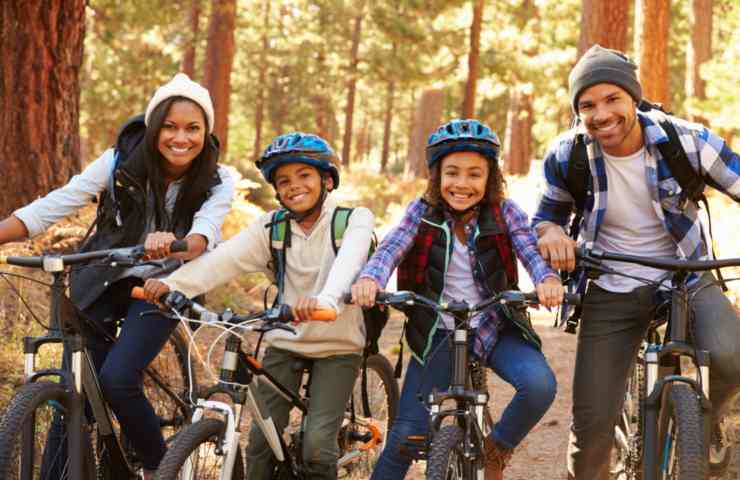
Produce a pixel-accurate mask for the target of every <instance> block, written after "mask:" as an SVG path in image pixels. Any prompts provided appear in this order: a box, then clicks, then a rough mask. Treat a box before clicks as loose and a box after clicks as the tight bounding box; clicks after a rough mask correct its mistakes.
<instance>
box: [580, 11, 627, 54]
mask: <svg viewBox="0 0 740 480" xmlns="http://www.w3.org/2000/svg"><path fill="white" fill-rule="evenodd" d="M628 15H629V2H625V1H624V0H582V1H581V35H580V37H579V39H578V58H581V55H583V53H584V52H585V51H586V50H588V49H589V48H591V46H592V45H593V44H595V43H598V44H599V45H601V46H602V47H604V48H613V49H615V50H621V51H625V50H626V49H627V17H628Z"/></svg>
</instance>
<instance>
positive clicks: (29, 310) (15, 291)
mask: <svg viewBox="0 0 740 480" xmlns="http://www.w3.org/2000/svg"><path fill="white" fill-rule="evenodd" d="M0 276H2V277H3V280H5V282H6V283H7V284H8V285H9V286H10V289H11V290H13V293H15V295H16V296H17V297H18V299H19V300H20V301H21V303H22V304H23V306H24V307H26V309H27V310H28V313H30V314H31V318H33V320H34V321H35V322H36V323H37V324H38V325H39V326H40V327H41V328H43V329H45V330H48V329H49V326H48V325H44V323H43V322H42V321H41V320H39V317H38V316H36V313H34V311H33V310H31V306H30V305H29V304H28V303H27V302H26V299H25V298H23V295H21V292H19V291H18V288H17V287H16V286H15V285H13V282H11V281H10V280H8V278H7V277H8V276H13V277H20V278H24V279H26V280H30V281H32V282H37V283H40V284H41V285H46V286H47V287H51V284H48V285H47V284H46V283H44V282H42V281H40V280H36V279H35V278H31V277H27V276H25V275H19V274H17V273H8V272H0Z"/></svg>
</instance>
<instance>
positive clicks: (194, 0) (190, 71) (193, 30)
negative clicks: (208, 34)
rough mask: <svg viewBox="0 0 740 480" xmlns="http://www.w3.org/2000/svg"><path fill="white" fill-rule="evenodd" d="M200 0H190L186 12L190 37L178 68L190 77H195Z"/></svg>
mask: <svg viewBox="0 0 740 480" xmlns="http://www.w3.org/2000/svg"><path fill="white" fill-rule="evenodd" d="M200 2H201V0H190V12H189V14H188V20H189V22H188V23H189V26H190V32H189V33H190V38H189V39H188V41H187V44H186V45H185V54H184V55H183V57H182V65H181V66H180V69H181V70H182V71H183V73H184V74H186V75H187V76H188V77H190V78H195V50H196V46H197V45H198V35H199V33H200V27H199V24H200V8H201V5H200Z"/></svg>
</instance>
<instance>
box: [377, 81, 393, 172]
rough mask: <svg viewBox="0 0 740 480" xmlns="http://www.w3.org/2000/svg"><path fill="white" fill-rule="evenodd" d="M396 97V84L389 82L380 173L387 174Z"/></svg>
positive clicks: (386, 95)
mask: <svg viewBox="0 0 740 480" xmlns="http://www.w3.org/2000/svg"><path fill="white" fill-rule="evenodd" d="M395 95H396V82H394V81H393V80H389V81H388V87H387V89H386V94H385V118H384V119H383V151H382V153H381V155H380V171H381V172H382V173H385V171H386V169H387V168H388V158H389V157H390V153H391V152H390V149H391V125H392V122H393V97H394V96H395Z"/></svg>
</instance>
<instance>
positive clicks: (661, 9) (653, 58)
mask: <svg viewBox="0 0 740 480" xmlns="http://www.w3.org/2000/svg"><path fill="white" fill-rule="evenodd" d="M638 4H639V5H638ZM638 7H639V9H640V14H639V15H635V18H636V23H638V22H639V23H638V24H637V28H636V29H635V30H636V35H637V38H638V39H639V40H638V44H637V45H636V47H637V48H635V51H636V52H637V55H638V58H639V59H640V61H639V65H640V83H641V84H642V95H643V97H644V98H646V99H648V100H651V101H653V102H659V103H662V104H663V106H664V107H665V108H666V109H670V95H669V92H668V27H669V24H670V0H637V4H636V6H635V8H636V9H637V8H638ZM644 19H650V22H649V24H645V22H644Z"/></svg>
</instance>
